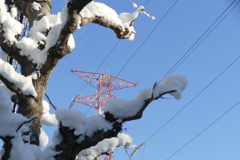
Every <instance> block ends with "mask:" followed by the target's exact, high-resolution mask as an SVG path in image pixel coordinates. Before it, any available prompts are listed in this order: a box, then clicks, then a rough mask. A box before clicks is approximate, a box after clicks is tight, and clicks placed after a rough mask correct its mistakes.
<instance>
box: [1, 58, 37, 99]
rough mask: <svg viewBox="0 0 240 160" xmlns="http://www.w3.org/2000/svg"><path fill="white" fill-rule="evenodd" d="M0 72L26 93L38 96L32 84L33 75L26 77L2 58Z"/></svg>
mask: <svg viewBox="0 0 240 160" xmlns="http://www.w3.org/2000/svg"><path fill="white" fill-rule="evenodd" d="M0 74H1V75H2V76H3V77H5V78H6V79H8V81H10V82H12V83H13V84H15V85H16V86H17V87H18V88H19V89H20V90H21V91H22V92H23V93H24V94H25V95H32V96H34V97H37V92H36V91H35V89H34V87H33V84H32V77H31V76H28V77H25V76H23V75H21V74H19V73H17V72H16V71H15V70H14V68H13V67H12V66H11V65H10V64H9V63H7V62H4V61H3V60H1V59H0Z"/></svg>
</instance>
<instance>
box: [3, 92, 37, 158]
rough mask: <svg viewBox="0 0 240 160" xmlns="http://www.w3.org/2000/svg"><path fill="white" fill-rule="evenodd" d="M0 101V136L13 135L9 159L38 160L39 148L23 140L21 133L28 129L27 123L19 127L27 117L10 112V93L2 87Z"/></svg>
mask: <svg viewBox="0 0 240 160" xmlns="http://www.w3.org/2000/svg"><path fill="white" fill-rule="evenodd" d="M0 102H1V103H0V128H1V129H0V136H1V137H6V136H12V137H13V138H12V139H11V144H12V148H11V152H10V157H9V160H16V159H17V160H39V159H40V157H41V150H40V148H39V147H38V146H36V145H30V144H24V142H23V139H22V138H24V137H22V133H23V132H24V131H28V130H29V128H28V127H27V126H26V125H27V124H24V125H23V126H22V127H21V129H19V127H20V126H21V125H22V124H23V122H26V121H28V119H27V118H26V117H24V116H23V115H22V114H18V113H16V114H14V113H12V104H11V100H10V95H9V94H8V93H7V92H6V91H5V90H3V89H0ZM23 151H24V152H23Z"/></svg>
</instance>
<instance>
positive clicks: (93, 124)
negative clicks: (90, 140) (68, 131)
mask: <svg viewBox="0 0 240 160" xmlns="http://www.w3.org/2000/svg"><path fill="white" fill-rule="evenodd" d="M110 129H112V124H111V123H110V122H107V121H106V120H105V119H104V117H103V116H101V115H93V116H91V117H89V118H88V123H87V128H86V136H89V137H91V136H92V134H93V133H94V132H95V131H97V130H104V131H107V130H110Z"/></svg>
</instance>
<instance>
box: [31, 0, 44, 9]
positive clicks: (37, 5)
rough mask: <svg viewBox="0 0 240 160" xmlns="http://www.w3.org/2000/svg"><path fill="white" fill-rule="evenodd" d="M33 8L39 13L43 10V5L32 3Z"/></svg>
mask: <svg viewBox="0 0 240 160" xmlns="http://www.w3.org/2000/svg"><path fill="white" fill-rule="evenodd" d="M32 7H33V9H34V10H36V11H39V10H40V9H41V8H42V6H41V4H39V3H37V2H33V3H32Z"/></svg>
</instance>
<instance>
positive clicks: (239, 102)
mask: <svg viewBox="0 0 240 160" xmlns="http://www.w3.org/2000/svg"><path fill="white" fill-rule="evenodd" d="M239 104H240V101H238V102H237V103H236V104H234V105H233V106H232V107H230V108H229V109H228V110H227V111H225V112H224V113H223V114H222V115H220V116H219V117H218V118H217V119H215V120H214V121H213V122H212V123H210V124H209V125H208V126H207V127H206V128H204V129H203V130H202V131H201V132H199V133H198V134H197V135H196V136H194V137H193V138H192V139H190V140H189V141H188V142H187V143H185V144H184V145H183V146H182V147H180V148H179V149H178V150H177V151H176V152H174V153H173V154H171V155H170V156H169V157H168V158H167V159H166V160H169V159H170V158H172V157H173V156H174V155H176V154H177V153H178V152H179V151H181V150H182V149H183V148H185V147H186V146H187V145H188V144H189V143H191V142H192V141H193V140H195V139H196V138H197V137H199V136H200V135H201V134H203V133H204V132H205V131H206V130H207V129H208V128H210V127H211V126H212V125H214V124H215V123H216V122H217V121H219V120H220V119H221V118H222V117H223V116H225V115H226V114H227V113H229V112H230V111H231V110H232V109H234V108H235V107H236V106H237V105H239Z"/></svg>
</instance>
